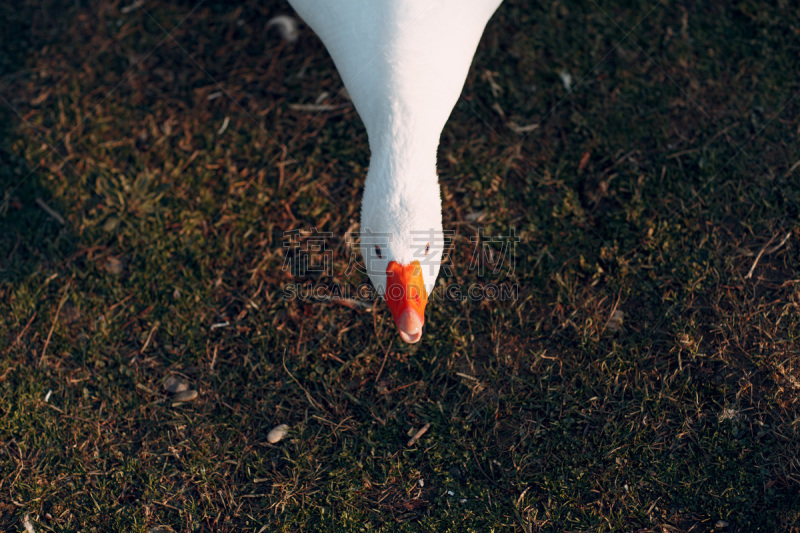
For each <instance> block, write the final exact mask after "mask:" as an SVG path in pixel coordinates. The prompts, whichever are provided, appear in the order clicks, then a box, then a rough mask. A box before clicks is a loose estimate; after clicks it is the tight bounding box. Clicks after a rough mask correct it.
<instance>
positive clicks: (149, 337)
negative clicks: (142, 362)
mask: <svg viewBox="0 0 800 533" xmlns="http://www.w3.org/2000/svg"><path fill="white" fill-rule="evenodd" d="M160 325H161V322H159V321H158V320H156V323H155V324H153V327H152V328H150V333H148V335H147V340H145V341H144V346H142V349H141V350H139V354H141V355H144V351H145V350H147V347H148V346H149V345H150V341H151V340H152V338H153V334H154V333H155V332H156V330H157V329H158V326H160Z"/></svg>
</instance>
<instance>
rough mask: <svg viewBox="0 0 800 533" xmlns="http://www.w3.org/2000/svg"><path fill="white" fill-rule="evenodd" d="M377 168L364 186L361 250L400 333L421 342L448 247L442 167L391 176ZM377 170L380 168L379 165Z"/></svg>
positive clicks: (372, 279) (377, 288)
mask: <svg viewBox="0 0 800 533" xmlns="http://www.w3.org/2000/svg"><path fill="white" fill-rule="evenodd" d="M374 161H375V159H374V158H373V162H374ZM373 168H376V167H374V166H373V167H372V168H371V169H370V172H369V173H368V174H367V181H366V185H365V188H364V199H363V203H362V211H361V255H362V257H363V259H364V264H365V266H366V270H367V274H368V275H369V278H370V281H371V282H372V284H373V286H374V287H375V289H376V290H377V291H378V293H379V294H380V295H381V296H382V297H383V299H384V300H385V301H386V304H387V306H388V307H389V310H390V311H391V314H392V318H393V319H394V322H395V324H396V325H397V329H398V332H399V333H400V338H402V339H403V341H405V342H407V343H415V342H417V341H419V340H420V338H421V337H422V327H423V325H424V324H425V306H426V304H427V302H428V298H429V297H430V296H431V293H432V292H433V289H434V286H435V283H436V278H437V276H438V275H439V270H440V267H441V263H442V254H443V252H444V235H443V231H442V204H441V197H440V193H439V184H438V182H437V179H436V171H435V167H434V168H433V169H432V170H431V171H430V173H429V176H427V178H426V179H416V180H413V181H412V180H402V179H400V180H397V179H394V180H387V179H381V177H378V176H376V175H375V174H373V170H372V169H373ZM375 173H380V172H379V170H377V168H376V170H375Z"/></svg>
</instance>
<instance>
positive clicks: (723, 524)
mask: <svg viewBox="0 0 800 533" xmlns="http://www.w3.org/2000/svg"><path fill="white" fill-rule="evenodd" d="M714 527H718V528H720V529H722V528H725V527H728V523H727V522H726V521H725V520H717V523H716V524H714Z"/></svg>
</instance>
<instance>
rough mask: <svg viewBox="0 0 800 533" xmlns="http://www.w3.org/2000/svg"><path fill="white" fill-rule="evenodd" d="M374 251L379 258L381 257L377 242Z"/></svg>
mask: <svg viewBox="0 0 800 533" xmlns="http://www.w3.org/2000/svg"><path fill="white" fill-rule="evenodd" d="M375 253H376V254H378V258H379V259H383V256H382V255H381V247H380V246H378V245H377V244H376V245H375Z"/></svg>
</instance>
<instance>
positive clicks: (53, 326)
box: [39, 280, 72, 366]
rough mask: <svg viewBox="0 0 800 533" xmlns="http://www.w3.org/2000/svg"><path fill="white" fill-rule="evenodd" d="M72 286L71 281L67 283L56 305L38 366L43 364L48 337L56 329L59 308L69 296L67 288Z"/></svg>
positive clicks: (48, 341)
mask: <svg viewBox="0 0 800 533" xmlns="http://www.w3.org/2000/svg"><path fill="white" fill-rule="evenodd" d="M70 284H72V280H69V281H68V282H67V286H66V288H65V289H64V296H62V297H61V301H60V302H59V304H58V309H56V316H55V317H53V324H52V325H51V326H50V333H48V334H47V340H46V341H44V348H42V356H41V357H40V358H39V366H42V365H43V364H44V358H45V354H46V353H47V346H48V345H49V344H50V337H52V336H53V330H54V329H56V323H57V322H58V315H59V313H61V307H63V305H64V302H66V301H67V295H69V286H70Z"/></svg>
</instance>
